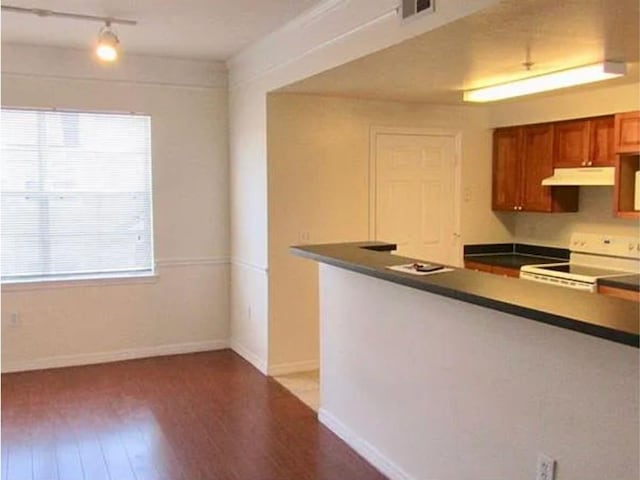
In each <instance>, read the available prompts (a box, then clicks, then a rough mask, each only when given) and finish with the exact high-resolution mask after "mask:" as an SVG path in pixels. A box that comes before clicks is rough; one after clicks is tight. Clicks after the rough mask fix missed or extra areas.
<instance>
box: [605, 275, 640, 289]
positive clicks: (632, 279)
mask: <svg viewBox="0 0 640 480" xmlns="http://www.w3.org/2000/svg"><path fill="white" fill-rule="evenodd" d="M598 285H604V286H606V287H613V288H621V289H623V290H632V291H634V292H640V275H639V274H633V275H625V276H623V277H611V278H601V279H599V280H598Z"/></svg>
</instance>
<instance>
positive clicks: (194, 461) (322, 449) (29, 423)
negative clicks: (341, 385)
mask: <svg viewBox="0 0 640 480" xmlns="http://www.w3.org/2000/svg"><path fill="white" fill-rule="evenodd" d="M1 455H2V462H1V463H2V476H1V477H2V480H81V479H82V480H158V479H162V480H218V479H220V480H289V479H291V480H308V479H309V480H310V479H320V480H322V479H327V480H329V479H331V480H369V479H371V480H374V479H375V480H382V479H384V478H385V477H384V476H383V475H382V474H380V473H379V472H377V471H376V470H375V469H374V468H373V467H371V466H370V465H369V464H368V463H367V462H366V461H364V460H363V459H362V458H361V457H360V456H358V455H357V454H356V453H355V452H354V451H352V450H351V449H350V448H349V447H348V446H347V445H346V444H345V443H343V442H342V441H341V440H340V439H338V438H337V437H336V436H335V435H334V434H332V433H331V432H330V431H329V430H328V429H327V428H325V427H324V426H322V425H321V424H320V423H319V422H318V420H317V418H316V415H315V412H313V411H312V410H311V409H310V408H309V407H307V406H306V405H304V404H303V403H302V402H301V401H300V400H298V399H297V398H296V397H295V396H293V395H292V394H291V393H289V392H288V391H287V390H286V389H285V388H283V387H282V386H281V385H279V384H278V383H277V382H275V381H274V380H273V379H270V378H267V377H265V376H263V375H262V374H260V373H259V372H258V371H257V370H255V369H254V368H253V367H252V366H250V365H249V364H248V363H247V362H246V361H244V360H243V359H242V358H240V357H239V356H238V355H236V354H235V353H233V352H231V351H229V350H224V351H219V352H207V353H200V354H190V355H179V356H170V357H157V358H150V359H144V360H134V361H128V362H119V363H109V364H102V365H93V366H86V367H73V368H62V369H55V370H42V371H35V372H25V373H13V374H4V375H2V451H1Z"/></svg>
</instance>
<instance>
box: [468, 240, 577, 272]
mask: <svg viewBox="0 0 640 480" xmlns="http://www.w3.org/2000/svg"><path fill="white" fill-rule="evenodd" d="M464 260H465V261H470V262H477V263H483V264H485V265H492V266H498V267H504V268H513V269H515V270H520V267H522V266H523V265H542V264H544V263H562V262H567V261H569V250H567V249H564V248H555V247H544V246H539V245H528V244H522V243H489V244H478V245H465V247H464Z"/></svg>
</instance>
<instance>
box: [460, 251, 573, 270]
mask: <svg viewBox="0 0 640 480" xmlns="http://www.w3.org/2000/svg"><path fill="white" fill-rule="evenodd" d="M464 260H465V262H466V261H469V262H477V263H483V264H485V265H492V266H498V267H505V268H513V269H515V270H520V267H522V266H523V265H542V264H544V263H561V262H566V260H564V259H562V258H552V257H538V256H536V255H523V254H521V253H492V254H489V255H466V256H465V257H464Z"/></svg>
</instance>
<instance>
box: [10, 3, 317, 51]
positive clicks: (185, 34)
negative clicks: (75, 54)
mask: <svg viewBox="0 0 640 480" xmlns="http://www.w3.org/2000/svg"><path fill="white" fill-rule="evenodd" d="M2 3H3V4H4V5H12V6H18V7H26V8H42V9H48V10H58V11H65V12H73V13H83V14H89V15H98V16H110V17H119V18H126V19H132V20H137V21H138V25H136V26H126V25H117V26H115V30H116V32H117V34H118V36H119V37H120V41H121V45H122V48H123V50H125V51H127V52H131V53H138V54H149V55H158V56H167V57H187V58H194V59H203V60H217V61H223V60H227V59H228V58H230V57H231V56H232V55H234V54H235V53H237V52H238V51H240V50H241V49H242V48H243V47H245V46H247V45H249V44H250V43H252V42H254V41H256V40H258V39H259V38H261V37H263V36H265V35H266V34H268V33H270V32H272V31H274V30H277V29H278V28H279V27H281V26H282V25H283V24H285V23H286V22H287V21H289V20H291V19H293V18H294V17H296V16H298V15H299V14H301V13H302V12H303V11H305V10H306V9H308V8H310V7H312V6H314V5H316V4H318V3H320V0H178V1H176V0H173V1H157V0H6V1H3V2H2ZM99 28H100V24H99V23H94V22H90V21H78V20H70V19H63V18H52V17H48V18H40V17H37V16H35V15H25V14H20V13H12V12H2V42H3V43H5V42H7V43H22V44H30V45H47V46H59V47H72V48H91V47H92V45H93V42H94V41H95V38H96V36H97V33H98V30H99Z"/></svg>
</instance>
